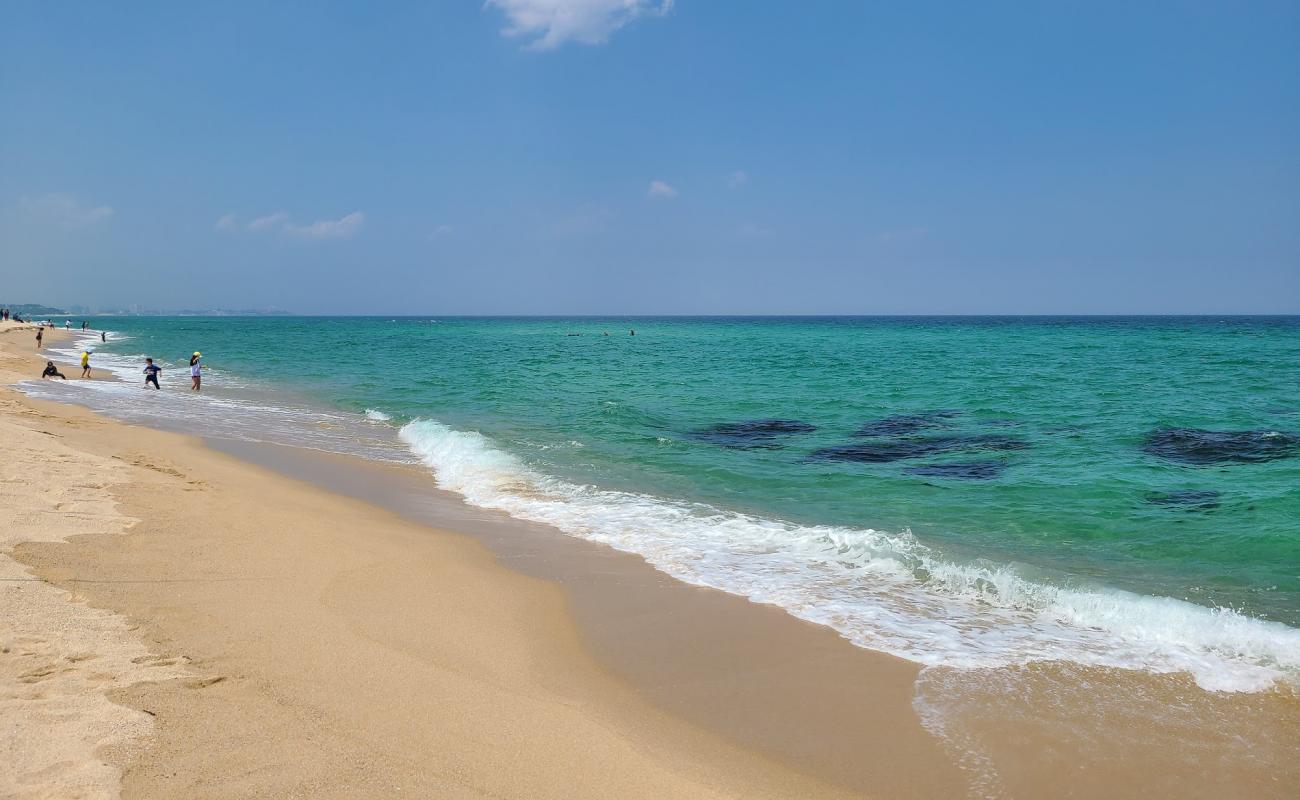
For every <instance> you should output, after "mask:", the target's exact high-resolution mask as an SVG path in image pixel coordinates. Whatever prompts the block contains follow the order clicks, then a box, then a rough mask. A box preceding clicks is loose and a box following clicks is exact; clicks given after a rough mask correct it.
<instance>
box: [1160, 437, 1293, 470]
mask: <svg viewBox="0 0 1300 800" xmlns="http://www.w3.org/2000/svg"><path fill="white" fill-rule="evenodd" d="M1142 450H1143V451H1144V452H1147V453H1149V454H1151V455H1153V456H1159V457H1161V458H1166V459H1169V460H1170V461H1181V462H1182V463H1184V464H1197V465H1201V464H1247V463H1254V462H1259V461H1275V460H1277V459H1280V458H1289V457H1291V456H1293V455H1295V454H1296V453H1297V452H1300V437H1297V436H1293V435H1291V434H1289V433H1281V432H1279V431H1268V430H1262V431H1206V430H1200V429H1198V428H1160V429H1158V430H1155V431H1152V432H1151V433H1149V434H1147V438H1146V439H1145V441H1143V443H1142Z"/></svg>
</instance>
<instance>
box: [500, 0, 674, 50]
mask: <svg viewBox="0 0 1300 800" xmlns="http://www.w3.org/2000/svg"><path fill="white" fill-rule="evenodd" d="M484 7H485V8H495V9H497V10H498V11H500V12H501V13H502V14H504V15H505V17H506V20H507V22H508V24H507V26H506V27H505V28H504V29H503V30H502V31H501V32H502V34H504V35H506V36H510V37H520V38H530V37H531V38H530V41H528V42H527V44H525V45H524V47H525V48H526V49H528V50H554V49H555V48H557V47H559V46H561V45H563V44H564V43H565V42H570V41H573V42H580V43H582V44H604V43H605V42H606V41H608V40H609V37H610V34H612V33H614V31H617V30H618V29H620V28H623V27H625V26H627V25H629V24H631V23H632V22H634V21H635V20H637V19H639V18H641V17H662V16H664V15H666V14H668V12H670V11H672V10H673V0H658V2H656V0H487V2H486V3H485V4H484Z"/></svg>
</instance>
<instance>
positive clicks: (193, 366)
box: [190, 350, 203, 392]
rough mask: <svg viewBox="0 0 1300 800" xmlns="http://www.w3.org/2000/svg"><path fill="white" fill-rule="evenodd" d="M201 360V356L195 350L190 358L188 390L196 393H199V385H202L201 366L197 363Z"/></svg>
mask: <svg viewBox="0 0 1300 800" xmlns="http://www.w3.org/2000/svg"><path fill="white" fill-rule="evenodd" d="M201 358H203V354H202V353H200V352H199V351H198V350H195V351H194V355H192V356H190V389H192V390H194V391H196V392H197V391H199V385H200V384H201V383H203V365H202V364H200V363H199V359H201Z"/></svg>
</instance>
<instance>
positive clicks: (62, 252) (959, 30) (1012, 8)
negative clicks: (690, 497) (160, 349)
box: [0, 0, 1300, 314]
mask: <svg viewBox="0 0 1300 800" xmlns="http://www.w3.org/2000/svg"><path fill="white" fill-rule="evenodd" d="M0 302H11V303H13V302H41V303H48V304H53V305H73V304H79V305H88V306H93V307H100V308H107V307H125V306H130V305H133V304H137V305H140V306H144V307H151V308H196V309H203V308H217V307H224V308H271V307H274V308H281V309H287V310H289V311H292V312H295V313H306V314H372V313H373V314H984V313H992V314H997V313H1020V314H1055V313H1116V314H1124V313H1298V312H1300V3H1297V2H1251V1H1250V0H1240V1H1239V2H1232V3H1214V2H1191V1H1190V0H1188V1H1187V2H1159V1H1158V0H1152V1H1151V2H1141V3H1132V2H1107V1H1106V0H1097V1H1094V2H1020V3H1009V2H997V0H991V2H984V3H967V2H961V3H959V2H950V3H935V2H925V1H924V0H921V1H920V2H911V3H897V2H879V3H876V2H866V1H865V0H856V1H849V0H846V1H845V2H833V1H832V0H816V1H812V0H810V1H809V2H800V3H795V2H776V0H768V1H766V2H760V1H759V0H746V1H745V2H740V1H736V2H726V1H724V0H488V2H486V3H484V2H479V1H478V0H468V1H467V2H453V1H452V0H442V1H441V2H437V1H435V0H426V1H425V2H386V3H361V2H357V3H340V2H304V3H291V2H277V3H265V2H255V3H242V2H228V3H175V2H159V3H149V2H132V3H100V2H27V0H9V2H6V3H5V13H4V23H3V25H0Z"/></svg>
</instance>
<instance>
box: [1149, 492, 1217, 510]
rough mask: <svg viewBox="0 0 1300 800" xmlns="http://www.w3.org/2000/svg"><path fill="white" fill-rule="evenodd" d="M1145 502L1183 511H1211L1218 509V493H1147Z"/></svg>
mask: <svg viewBox="0 0 1300 800" xmlns="http://www.w3.org/2000/svg"><path fill="white" fill-rule="evenodd" d="M1145 499H1146V502H1147V503H1149V504H1151V505H1153V506H1165V507H1169V508H1180V509H1182V510H1184V511H1213V510H1214V509H1216V508H1218V507H1219V493H1218V492H1216V491H1213V490H1209V489H1205V490H1199V489H1185V490H1183V491H1179V492H1148V493H1147V496H1146V498H1145Z"/></svg>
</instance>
